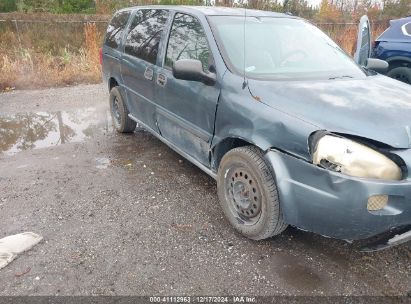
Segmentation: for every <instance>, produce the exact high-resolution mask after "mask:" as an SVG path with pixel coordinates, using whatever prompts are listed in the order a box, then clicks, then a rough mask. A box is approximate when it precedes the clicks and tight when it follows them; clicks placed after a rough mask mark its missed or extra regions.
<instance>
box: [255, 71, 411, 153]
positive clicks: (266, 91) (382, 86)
mask: <svg viewBox="0 0 411 304" xmlns="http://www.w3.org/2000/svg"><path fill="white" fill-rule="evenodd" d="M248 83H249V88H250V91H251V93H252V94H253V95H254V96H258V97H259V99H260V100H261V102H263V103H265V104H267V105H268V106H270V107H272V108H274V109H277V110H279V111H282V112H286V113H288V114H289V115H292V116H295V117H298V118H299V119H301V120H304V121H306V122H308V123H310V124H312V125H315V126H316V127H318V128H319V129H321V130H328V131H331V132H336V133H344V134H351V135H355V136H361V137H365V138H369V139H372V140H375V141H378V142H382V143H385V144H387V145H390V146H392V147H394V148H410V147H411V131H410V130H411V86H410V85H407V84H404V83H402V82H399V81H397V80H394V79H391V78H388V77H386V76H382V75H376V76H369V77H366V78H364V79H349V80H345V79H341V80H340V79H337V80H335V79H334V80H315V81H314V80H310V81H260V80H253V79H249V81H248Z"/></svg>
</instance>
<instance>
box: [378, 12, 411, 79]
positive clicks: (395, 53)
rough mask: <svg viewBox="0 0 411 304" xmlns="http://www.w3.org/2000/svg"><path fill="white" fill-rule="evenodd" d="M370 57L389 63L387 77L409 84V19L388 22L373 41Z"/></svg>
mask: <svg viewBox="0 0 411 304" xmlns="http://www.w3.org/2000/svg"><path fill="white" fill-rule="evenodd" d="M372 57H374V58H379V59H382V60H385V61H387V62H388V63H389V68H388V72H387V76H389V77H392V78H394V79H397V80H400V81H402V82H405V83H408V84H411V17H406V18H402V19H397V20H391V21H390V26H389V28H387V29H386V30H385V31H384V32H383V33H382V34H381V35H380V36H379V37H378V38H377V39H376V40H375V44H374V47H373V53H372Z"/></svg>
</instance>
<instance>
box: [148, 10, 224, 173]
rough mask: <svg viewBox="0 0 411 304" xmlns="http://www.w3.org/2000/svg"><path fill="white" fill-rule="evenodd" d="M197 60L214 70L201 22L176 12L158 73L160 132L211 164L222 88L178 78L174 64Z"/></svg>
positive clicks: (183, 148)
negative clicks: (215, 124)
mask: <svg viewBox="0 0 411 304" xmlns="http://www.w3.org/2000/svg"><path fill="white" fill-rule="evenodd" d="M179 59H197V60H200V61H201V63H202V64H203V70H204V71H205V72H208V71H211V72H215V68H214V62H213V56H212V53H211V51H210V48H209V45H208V42H207V37H206V35H205V33H204V29H203V27H202V25H201V23H200V21H199V20H198V19H197V18H196V17H194V16H191V15H187V14H182V13H176V14H175V16H174V20H173V23H172V25H171V29H170V34H169V40H168V44H167V49H166V54H165V60H164V64H163V67H157V68H156V72H155V78H156V79H155V86H156V89H155V100H156V103H157V123H158V127H159V130H160V132H161V135H162V136H163V137H164V138H165V139H167V140H168V141H170V142H171V143H172V144H174V145H176V146H177V147H178V148H179V149H181V150H182V151H183V152H185V153H187V154H189V155H190V156H192V157H194V158H195V159H196V160H198V161H199V162H201V163H202V164H204V165H206V166H209V149H210V143H211V139H212V136H213V132H214V118H215V113H216V106H217V101H218V97H219V93H220V90H219V88H218V85H214V86H207V85H205V84H203V83H201V82H195V81H186V80H179V79H175V78H174V77H173V73H172V66H173V63H174V62H175V61H177V60H179Z"/></svg>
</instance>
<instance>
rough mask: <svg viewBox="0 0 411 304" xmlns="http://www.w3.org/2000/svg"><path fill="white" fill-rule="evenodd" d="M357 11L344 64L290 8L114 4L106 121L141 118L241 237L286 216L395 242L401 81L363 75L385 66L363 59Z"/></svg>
mask: <svg viewBox="0 0 411 304" xmlns="http://www.w3.org/2000/svg"><path fill="white" fill-rule="evenodd" d="M363 20H364V22H363V23H362V24H361V26H360V39H359V40H360V43H359V46H360V47H359V51H358V52H356V58H357V59H358V61H357V62H360V64H357V63H356V62H355V61H354V60H353V59H352V58H351V57H350V56H349V55H347V54H346V53H345V52H344V51H343V50H342V49H341V48H340V47H339V46H338V45H337V44H336V43H334V42H333V41H332V40H331V39H330V38H329V37H328V36H327V35H325V34H324V33H323V32H322V31H321V30H319V29H318V28H317V27H315V26H314V25H313V24H311V23H310V22H308V21H306V20H304V19H301V18H298V17H295V16H289V15H286V14H279V13H274V12H265V11H257V10H244V9H234V8H221V7H184V6H146V7H133V8H127V9H123V10H121V11H119V12H117V13H116V14H115V15H114V17H113V19H112V21H111V22H110V25H109V27H108V29H107V33H106V38H105V41H104V45H103V48H102V54H101V55H102V64H103V66H102V68H103V75H104V80H105V82H106V84H107V89H108V91H109V92H110V97H109V104H110V110H111V115H112V118H113V124H114V126H115V128H116V129H117V131H118V132H120V133H127V132H134V130H135V128H136V125H137V124H138V125H139V126H142V127H144V128H145V129H146V130H148V131H149V132H151V133H152V134H153V135H154V136H155V137H157V138H158V139H159V140H161V141H162V142H164V143H165V144H166V145H168V146H169V147H171V148H172V149H174V150H175V151H176V152H178V153H179V154H181V155H183V156H184V157H185V158H186V159H188V160H189V161H191V162H192V163H193V164H195V165H196V166H198V167H199V168H200V169H201V170H203V171H204V172H205V173H207V174H209V175H210V176H211V177H212V178H214V179H216V182H217V183H216V184H217V193H218V197H219V203H220V207H221V210H222V212H223V213H224V214H225V216H226V218H227V221H228V222H229V223H230V224H231V225H232V226H233V227H234V228H235V229H236V230H237V231H238V232H239V233H241V234H243V235H244V236H246V237H248V238H250V239H253V240H261V239H265V238H268V237H272V236H275V235H278V234H280V233H281V232H283V231H284V230H285V229H286V228H287V226H289V225H292V226H295V227H297V228H299V229H303V230H308V231H312V232H315V233H318V234H321V235H324V236H328V237H334V238H339V239H345V240H358V239H366V238H369V237H373V236H376V235H379V234H381V233H384V234H385V233H388V236H387V238H386V239H385V241H384V242H382V243H379V244H378V245H375V246H370V247H369V248H384V247H387V246H393V245H398V244H400V243H403V242H406V241H408V240H410V239H411V173H410V172H411V86H409V85H406V84H404V83H401V82H399V81H396V80H393V79H391V78H389V77H386V76H384V75H380V74H378V73H376V72H375V70H381V69H385V68H386V66H387V63H386V62H384V61H381V60H379V59H374V58H369V47H368V46H369V38H370V35H369V23H368V21H367V20H366V18H363ZM170 182H173V181H170ZM187 187H190V185H187ZM187 191H195V190H194V189H187ZM204 204H205V205H208V207H209V208H216V206H217V205H218V202H214V201H212V202H204Z"/></svg>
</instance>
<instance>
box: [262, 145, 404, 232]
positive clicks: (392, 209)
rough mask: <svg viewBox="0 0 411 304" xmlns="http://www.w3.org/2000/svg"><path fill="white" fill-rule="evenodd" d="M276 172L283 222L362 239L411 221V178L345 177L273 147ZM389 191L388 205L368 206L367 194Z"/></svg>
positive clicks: (269, 155)
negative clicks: (368, 207)
mask: <svg viewBox="0 0 411 304" xmlns="http://www.w3.org/2000/svg"><path fill="white" fill-rule="evenodd" d="M265 158H266V160H267V161H268V163H269V164H270V165H271V167H272V169H273V172H274V174H275V178H276V182H277V187H278V192H279V196H280V202H281V207H282V212H283V215H284V219H285V221H286V222H287V223H288V224H290V225H293V226H296V227H298V228H300V229H303V230H308V231H311V232H315V233H318V234H321V235H323V236H328V237H333V238H338V239H345V240H359V239H366V238H369V237H372V236H375V235H377V234H380V233H383V232H386V231H389V230H391V229H393V228H396V227H404V226H407V225H411V181H410V180H404V181H380V180H369V179H361V178H354V177H349V176H345V175H342V174H339V173H334V172H331V171H329V170H325V169H322V168H320V167H318V166H315V165H312V164H310V163H308V162H306V161H303V160H299V159H297V158H295V157H293V156H290V155H287V154H284V153H281V152H278V151H274V150H271V151H269V152H267V153H266V155H265ZM379 194H386V195H388V197H389V201H388V204H387V206H386V207H385V208H384V209H381V210H378V211H368V210H367V202H368V198H369V197H370V196H372V195H379Z"/></svg>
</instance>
